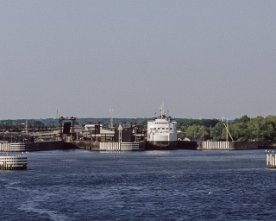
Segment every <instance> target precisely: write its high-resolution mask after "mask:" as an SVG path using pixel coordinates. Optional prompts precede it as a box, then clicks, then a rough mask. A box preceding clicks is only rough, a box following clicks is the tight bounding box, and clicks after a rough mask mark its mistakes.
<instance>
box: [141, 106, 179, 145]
mask: <svg viewBox="0 0 276 221" xmlns="http://www.w3.org/2000/svg"><path fill="white" fill-rule="evenodd" d="M176 125H177V123H176V121H175V120H173V119H172V118H171V117H170V116H169V115H168V114H166V113H165V110H164V104H162V105H161V108H160V115H159V116H158V117H156V118H155V119H154V120H149V121H148V122H147V145H146V149H150V150H155V149H156V150H162V149H164V150H165V149H175V148H176V147H177V144H178V142H177V130H176Z"/></svg>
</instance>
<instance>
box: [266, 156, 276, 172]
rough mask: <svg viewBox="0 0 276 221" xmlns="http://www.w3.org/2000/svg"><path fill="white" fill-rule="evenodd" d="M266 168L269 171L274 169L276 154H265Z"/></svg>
mask: <svg viewBox="0 0 276 221" xmlns="http://www.w3.org/2000/svg"><path fill="white" fill-rule="evenodd" d="M266 167H267V168H271V169H276V154H275V153H268V154H266Z"/></svg>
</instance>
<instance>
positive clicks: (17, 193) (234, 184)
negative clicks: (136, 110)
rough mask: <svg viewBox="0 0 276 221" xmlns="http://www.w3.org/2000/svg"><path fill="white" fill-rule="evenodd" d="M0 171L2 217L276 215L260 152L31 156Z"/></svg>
mask: <svg viewBox="0 0 276 221" xmlns="http://www.w3.org/2000/svg"><path fill="white" fill-rule="evenodd" d="M28 158H29V159H28V160H29V163H28V170H26V171H0V186H1V188H0V196H1V198H0V220H275V219H276V171H273V170H268V169H266V168H265V151H263V150H254V151H193V150H179V151H148V152H128V153H98V152H87V151H81V150H74V151H49V152H32V153H28Z"/></svg>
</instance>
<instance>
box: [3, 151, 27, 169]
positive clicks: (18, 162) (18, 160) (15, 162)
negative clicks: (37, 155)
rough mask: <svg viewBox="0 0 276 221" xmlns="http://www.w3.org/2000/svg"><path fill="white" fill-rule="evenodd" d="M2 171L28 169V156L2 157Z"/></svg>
mask: <svg viewBox="0 0 276 221" xmlns="http://www.w3.org/2000/svg"><path fill="white" fill-rule="evenodd" d="M0 169H1V170H25V169H27V156H24V155H17V156H0Z"/></svg>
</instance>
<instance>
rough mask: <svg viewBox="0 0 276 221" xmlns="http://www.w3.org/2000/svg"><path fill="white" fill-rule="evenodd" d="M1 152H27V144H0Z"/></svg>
mask: <svg viewBox="0 0 276 221" xmlns="http://www.w3.org/2000/svg"><path fill="white" fill-rule="evenodd" d="M0 152H25V144H24V143H8V142H0Z"/></svg>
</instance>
